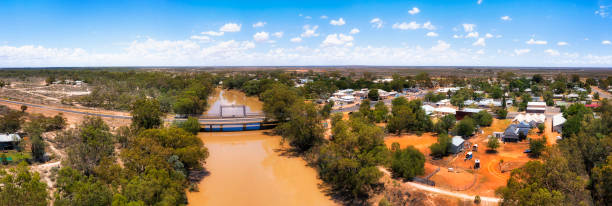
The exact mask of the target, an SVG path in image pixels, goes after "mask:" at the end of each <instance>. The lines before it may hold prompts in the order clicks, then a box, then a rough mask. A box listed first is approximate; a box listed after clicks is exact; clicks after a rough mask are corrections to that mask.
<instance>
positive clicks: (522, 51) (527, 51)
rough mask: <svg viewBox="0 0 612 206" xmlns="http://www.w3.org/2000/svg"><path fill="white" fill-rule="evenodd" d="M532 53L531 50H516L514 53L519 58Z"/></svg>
mask: <svg viewBox="0 0 612 206" xmlns="http://www.w3.org/2000/svg"><path fill="white" fill-rule="evenodd" d="M530 51H531V49H514V53H515V54H516V55H517V56H520V55H523V54H526V53H529V52H530Z"/></svg>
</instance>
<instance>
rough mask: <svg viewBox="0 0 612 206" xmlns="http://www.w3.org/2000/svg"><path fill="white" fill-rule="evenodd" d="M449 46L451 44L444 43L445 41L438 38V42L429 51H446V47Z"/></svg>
mask: <svg viewBox="0 0 612 206" xmlns="http://www.w3.org/2000/svg"><path fill="white" fill-rule="evenodd" d="M450 46H451V45H450V44H448V43H446V42H445V41H442V40H438V44H436V45H434V46H433V47H431V51H435V52H442V51H446V50H447V49H448V48H450Z"/></svg>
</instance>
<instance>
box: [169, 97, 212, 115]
mask: <svg viewBox="0 0 612 206" xmlns="http://www.w3.org/2000/svg"><path fill="white" fill-rule="evenodd" d="M173 109H174V112H175V113H177V114H190V115H200V114H202V112H204V110H205V109H206V101H205V100H202V99H199V98H198V97H197V96H193V95H183V96H181V97H179V98H178V99H177V100H176V102H175V103H174V106H173Z"/></svg>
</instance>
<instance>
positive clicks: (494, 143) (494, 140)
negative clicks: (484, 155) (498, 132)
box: [487, 136, 499, 151]
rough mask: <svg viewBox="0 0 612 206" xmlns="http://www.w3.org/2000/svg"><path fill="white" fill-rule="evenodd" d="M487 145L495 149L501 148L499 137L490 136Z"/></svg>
mask: <svg viewBox="0 0 612 206" xmlns="http://www.w3.org/2000/svg"><path fill="white" fill-rule="evenodd" d="M487 147H488V148H489V149H491V150H493V151H495V150H497V148H499V139H498V138H497V137H495V136H491V137H489V141H488V142H487Z"/></svg>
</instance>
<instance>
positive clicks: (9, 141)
mask: <svg viewBox="0 0 612 206" xmlns="http://www.w3.org/2000/svg"><path fill="white" fill-rule="evenodd" d="M19 141H21V137H20V136H19V135H18V134H0V147H1V148H2V149H13V148H14V147H15V144H17V143H18V142H19Z"/></svg>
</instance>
